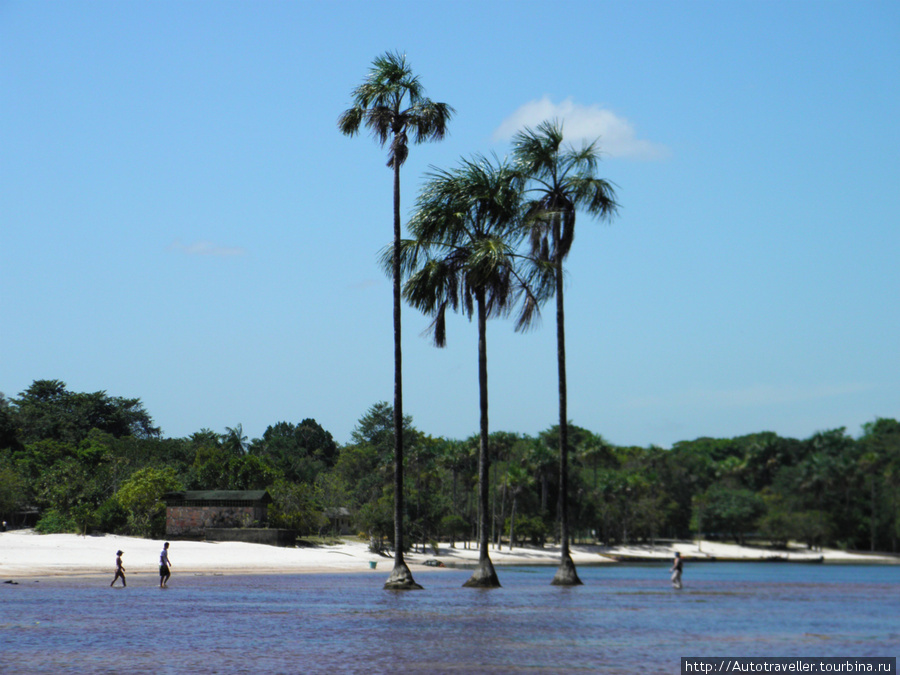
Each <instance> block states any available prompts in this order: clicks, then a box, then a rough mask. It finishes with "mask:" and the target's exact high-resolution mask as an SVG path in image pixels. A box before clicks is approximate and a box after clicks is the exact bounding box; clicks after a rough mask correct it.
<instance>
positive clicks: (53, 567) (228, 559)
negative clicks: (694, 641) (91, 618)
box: [0, 530, 900, 583]
mask: <svg viewBox="0 0 900 675" xmlns="http://www.w3.org/2000/svg"><path fill="white" fill-rule="evenodd" d="M162 544H163V541H162V540H154V539H139V538H136V537H122V536H117V535H96V536H92V535H88V536H86V537H82V536H79V535H74V534H47V535H41V534H37V533H35V532H34V531H33V530H14V531H10V532H4V533H0V580H17V579H23V578H41V577H53V576H109V578H110V579H112V577H113V574H114V571H115V558H116V551H118V550H122V551H123V552H124V555H123V556H122V559H123V564H124V566H125V569H126V574H127V577H128V580H129V582H132V581H133V582H138V581H140V582H142V583H146V582H147V581H148V580H150V579H155V578H157V575H158V561H159V553H160V551H161V549H162ZM675 551H679V552H681V554H682V556H684V557H685V559H686V560H687V561H700V560H704V559H712V558H714V559H717V560H747V561H750V560H766V559H771V558H772V557H775V556H778V557H782V558H784V559H786V560H788V561H795V562H804V561H809V562H814V561H819V559H820V558H821V559H822V560H823V561H824V562H835V563H853V562H870V563H898V562H900V559H898V558H897V557H890V556H873V555H864V554H853V553H846V552H843V551H836V550H829V549H826V550H824V551H807V550H805V549H802V548H800V547H798V548H796V549H791V550H790V551H788V552H786V551H776V550H769V549H760V548H750V547H741V546H736V545H733V544H720V543H714V542H707V541H704V542H700V543H699V545H698V542H680V543H675V544H668V543H667V544H665V545H658V546H655V547H650V546H634V547H619V548H605V547H599V546H596V547H586V546H574V547H572V558H573V560H574V562H575V564H576V565H598V564H609V563H614V562H617V561H628V560H644V561H647V560H659V561H660V562H664V561H668V560H670V559H671V558H672V555H673V553H674V552H675ZM558 556H559V549H558V547H555V546H549V545H548V546H546V547H544V548H543V549H537V548H532V547H521V548H519V547H517V548H515V549H513V550H512V551H509V550H508V549H507V547H505V546H504V547H503V549H502V550H497V549H494V548H492V549H491V560H492V561H493V562H494V564H495V565H497V566H503V565H548V566H552V565H556V564H557V562H558V559H559V558H558ZM169 558H170V560H171V562H172V574H173V578H174V577H177V575H179V574H189V575H202V574H301V573H317V574H322V573H359V574H376V575H379V576H384V575H385V574H387V573H389V571H390V569H391V567H392V564H393V561H392V559H391V558H389V557H384V556H380V555H377V554H373V553H372V552H370V551H369V550H368V546H367V544H366V543H365V542H362V541H359V540H356V539H351V538H348V539H345V540H342V543H340V544H338V545H334V546H315V547H304V548H281V547H275V546H265V545H261V544H247V543H243V542H204V541H179V540H173V541H172V542H171V546H170V549H169ZM427 560H437V561H440V562H441V563H443V565H444V566H445V567H444V568H441V567H431V566H427V565H425V562H426V561H427ZM477 560H478V551H477V548H476V547H475V545H474V544H470V545H469V548H468V549H467V548H464V547H463V545H462V544H460V543H457V544H456V546H455V548H451V547H450V545H449V544H441V545H440V546H439V548H438V554H437V555H433V554H432V552H431V551H430V550H429V551H428V553H425V554H423V553H413V552H410V553H408V554H407V555H406V561H407V563H408V564H409V566H410V569H411V570H412V571H413V572H414V573H415V574H421V573H426V572H427V573H440V572H441V571H442V569H449V568H454V567H456V568H459V567H473V566H474V565H475V563H476V562H477ZM372 563H375V566H374V567H373V566H372Z"/></svg>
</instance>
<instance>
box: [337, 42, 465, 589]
mask: <svg viewBox="0 0 900 675" xmlns="http://www.w3.org/2000/svg"><path fill="white" fill-rule="evenodd" d="M453 113H454V110H453V108H451V107H450V106H449V105H447V104H446V103H435V102H433V101H431V100H430V99H428V98H426V97H425V90H424V88H423V87H422V85H421V84H420V83H419V78H418V77H417V76H415V75H413V72H412V69H411V67H410V65H409V64H408V63H407V61H406V57H405V56H402V55H400V54H397V53H393V52H387V53H385V54H382V55H381V56H379V57H377V58H376V59H375V60H374V61H373V62H372V68H371V70H370V71H369V74H368V76H367V77H366V79H365V81H364V82H363V83H362V84H361V85H359V86H358V87H356V88H355V89H354V90H353V107H352V108H349V109H348V110H346V111H344V113H343V114H342V115H341V116H340V117H339V118H338V128H339V129H340V130H341V133H343V134H346V135H348V136H353V135H355V134H356V133H357V132H359V128H360V126H365V127H367V128H368V129H369V130H370V131H371V132H372V135H373V136H374V137H375V140H377V141H378V142H379V143H380V144H381V146H382V147H384V145H385V143H387V142H388V141H390V149H389V151H388V162H387V165H388V167H389V168H391V169H393V171H394V247H393V264H392V267H391V276H392V278H393V288H394V551H395V553H394V569H393V571H392V572H391V576H390V577H389V578H388V581H387V583H386V584H385V588H391V589H406V588H421V586H419V585H418V584H416V583H415V581H413V578H412V573H411V572H410V571H409V567H407V565H406V562H405V561H404V559H403V386H402V370H403V369H402V359H401V347H400V261H399V250H400V167H401V166H402V165H403V163H404V162H405V161H406V157H407V155H408V154H409V148H408V142H409V136H410V135H411V136H412V138H413V142H414V143H422V142H424V141H439V140H441V139H442V138H443V137H444V135H445V134H446V130H447V122H449V121H450V118H451V117H452V115H453Z"/></svg>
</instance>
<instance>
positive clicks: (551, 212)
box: [513, 120, 618, 264]
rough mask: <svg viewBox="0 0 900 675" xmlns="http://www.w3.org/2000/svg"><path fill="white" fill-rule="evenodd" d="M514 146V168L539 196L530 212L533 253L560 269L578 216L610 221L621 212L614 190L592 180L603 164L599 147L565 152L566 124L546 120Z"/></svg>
mask: <svg viewBox="0 0 900 675" xmlns="http://www.w3.org/2000/svg"><path fill="white" fill-rule="evenodd" d="M513 145H514V150H513V156H514V157H515V160H516V163H517V165H518V167H519V169H520V170H521V171H523V172H524V173H525V174H526V175H527V176H528V178H529V179H530V185H529V187H528V190H527V192H529V193H532V194H534V195H535V197H534V198H533V199H531V200H529V201H528V204H527V207H526V209H527V215H526V218H527V219H528V221H529V222H530V223H531V224H532V227H533V229H532V245H533V251H534V252H535V253H536V254H538V256H539V257H540V258H542V259H544V260H548V261H553V262H555V263H558V264H559V263H561V261H562V260H563V259H565V258H566V256H568V255H569V250H570V249H571V248H572V242H573V241H574V239H575V212H576V210H582V211H585V212H586V213H588V214H590V215H592V216H595V217H598V218H601V219H611V218H612V217H613V216H614V215H615V214H616V211H617V210H618V204H617V203H616V201H615V198H616V195H615V189H614V187H613V185H612V184H611V183H610V182H609V181H607V180H604V179H602V178H598V177H596V176H595V175H594V172H595V171H596V168H597V164H598V162H599V161H600V152H599V150H598V149H597V141H594V142H593V143H586V144H584V145H583V146H582V147H581V148H580V149H576V148H574V147H572V146H564V145H563V126H562V123H561V122H559V121H558V120H548V121H544V122H541V124H539V125H538V127H537V129H536V130H533V129H531V128H528V127H526V128H525V129H524V130H523V131H520V132H519V133H517V134H516V135H515V137H514V138H513ZM554 225H556V226H558V227H559V231H558V233H557V234H556V236H554V235H553V227H554Z"/></svg>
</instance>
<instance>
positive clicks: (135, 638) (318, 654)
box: [0, 563, 900, 674]
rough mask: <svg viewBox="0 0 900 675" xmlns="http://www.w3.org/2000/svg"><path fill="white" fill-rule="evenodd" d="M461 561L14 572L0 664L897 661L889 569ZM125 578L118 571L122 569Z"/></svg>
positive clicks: (328, 668) (5, 598) (332, 669)
mask: <svg viewBox="0 0 900 675" xmlns="http://www.w3.org/2000/svg"><path fill="white" fill-rule="evenodd" d="M665 569H666V568H665V567H664V566H660V565H646V566H604V567H593V568H585V567H582V568H579V574H580V576H581V578H582V580H583V581H584V582H585V586H582V587H576V588H566V587H557V586H551V585H550V579H551V578H552V576H553V569H552V568H541V569H535V568H525V569H514V568H500V569H499V570H498V573H499V574H500V577H501V582H502V583H503V588H500V589H494V590H479V589H465V588H461V586H462V583H463V582H464V581H465V580H466V579H467V578H468V576H469V574H470V572H469V571H467V570H450V571H439V572H433V573H425V574H420V575H419V576H418V577H417V580H418V581H419V582H420V583H422V584H423V585H424V586H425V590H424V591H414V592H390V591H384V590H382V588H381V585H382V584H383V581H384V580H383V579H382V578H381V577H376V576H375V575H370V574H360V575H290V576H192V577H186V576H185V577H175V578H174V579H173V581H172V585H171V587H170V588H169V589H166V590H160V589H159V588H157V587H156V586H155V583H153V580H152V579H141V578H140V577H135V579H134V581H133V582H132V583H130V584H129V586H128V588H118V589H110V588H109V586H108V585H106V584H105V583H103V582H102V580H96V579H91V580H88V579H81V580H65V581H54V580H49V581H47V580H45V581H41V582H31V581H22V582H20V583H19V584H18V585H3V586H2V588H0V641H2V652H0V672H3V673H5V672H16V673H19V674H26V673H48V672H53V673H95V672H96V673H104V672H110V673H111V672H125V671H127V672H132V673H143V672H147V673H150V672H152V673H156V674H158V673H175V672H177V673H259V672H269V673H299V672H312V673H316V672H322V673H326V672H327V673H335V674H339V673H356V672H358V673H382V672H392V671H394V672H428V673H456V672H458V673H482V672H483V673H489V672H492V673H516V672H528V673H560V672H602V673H635V672H638V673H677V672H679V669H680V659H681V657H683V656H836V655H837V656H898V655H900V619H898V615H900V613H898V612H897V609H896V607H897V601H898V598H900V566H889V567H876V566H830V565H797V564H775V563H772V564H739V563H715V564H695V565H688V566H687V567H686V569H685V588H684V589H683V590H681V591H675V590H672V589H671V588H670V587H669V583H668V575H667V574H666V572H665ZM129 580H130V581H131V578H129Z"/></svg>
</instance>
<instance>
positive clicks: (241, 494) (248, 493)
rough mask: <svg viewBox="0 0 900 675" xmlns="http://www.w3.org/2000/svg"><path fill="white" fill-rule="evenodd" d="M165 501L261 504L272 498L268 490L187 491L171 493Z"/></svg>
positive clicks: (166, 496)
mask: <svg viewBox="0 0 900 675" xmlns="http://www.w3.org/2000/svg"><path fill="white" fill-rule="evenodd" d="M164 499H165V500H166V501H182V500H183V501H186V502H207V501H208V502H212V501H230V502H261V501H267V500H269V501H270V500H271V499H272V498H271V497H270V496H269V493H268V491H267V490H185V491H184V492H169V493H167V494H166V495H165V497H164Z"/></svg>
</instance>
